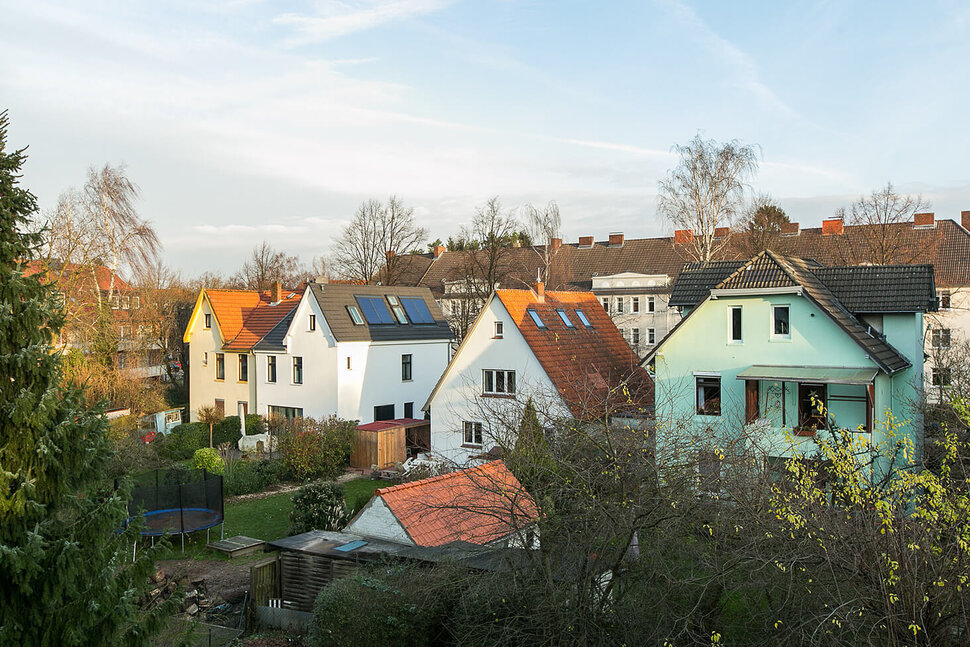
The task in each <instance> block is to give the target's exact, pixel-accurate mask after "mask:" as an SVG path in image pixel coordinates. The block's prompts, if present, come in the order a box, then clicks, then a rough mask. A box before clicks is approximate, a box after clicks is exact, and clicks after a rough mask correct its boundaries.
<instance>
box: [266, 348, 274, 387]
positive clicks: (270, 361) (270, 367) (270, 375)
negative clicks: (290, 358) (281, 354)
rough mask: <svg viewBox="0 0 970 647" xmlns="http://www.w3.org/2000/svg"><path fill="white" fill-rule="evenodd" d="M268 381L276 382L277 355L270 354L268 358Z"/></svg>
mask: <svg viewBox="0 0 970 647" xmlns="http://www.w3.org/2000/svg"><path fill="white" fill-rule="evenodd" d="M266 381H267V382H270V383H273V384H275V383H276V355H270V356H268V357H267V358H266Z"/></svg>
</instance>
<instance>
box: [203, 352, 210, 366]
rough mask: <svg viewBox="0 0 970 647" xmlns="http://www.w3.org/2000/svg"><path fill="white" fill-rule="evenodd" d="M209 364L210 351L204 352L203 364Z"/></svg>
mask: <svg viewBox="0 0 970 647" xmlns="http://www.w3.org/2000/svg"><path fill="white" fill-rule="evenodd" d="M208 365H209V353H202V366H208Z"/></svg>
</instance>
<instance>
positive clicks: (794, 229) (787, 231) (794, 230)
mask: <svg viewBox="0 0 970 647" xmlns="http://www.w3.org/2000/svg"><path fill="white" fill-rule="evenodd" d="M781 235H782V236H797V235H798V223H797V222H783V223H781Z"/></svg>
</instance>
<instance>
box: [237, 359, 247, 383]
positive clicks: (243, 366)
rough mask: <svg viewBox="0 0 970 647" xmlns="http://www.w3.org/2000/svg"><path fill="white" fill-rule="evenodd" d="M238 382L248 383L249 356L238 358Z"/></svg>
mask: <svg viewBox="0 0 970 647" xmlns="http://www.w3.org/2000/svg"><path fill="white" fill-rule="evenodd" d="M239 381H240V382H248V381H249V355H240V356H239Z"/></svg>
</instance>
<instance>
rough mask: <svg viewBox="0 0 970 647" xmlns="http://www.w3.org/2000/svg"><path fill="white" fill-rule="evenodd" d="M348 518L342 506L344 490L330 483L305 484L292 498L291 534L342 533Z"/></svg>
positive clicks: (345, 508)
mask: <svg viewBox="0 0 970 647" xmlns="http://www.w3.org/2000/svg"><path fill="white" fill-rule="evenodd" d="M349 519H350V517H349V516H348V515H347V506H346V505H345V504H344V488H343V486H342V485H339V484H337V483H332V482H330V481H316V482H314V483H307V484H306V485H304V486H303V487H301V488H300V491H299V492H297V493H296V496H294V497H293V511H292V512H291V513H290V522H291V523H290V534H291V535H298V534H300V533H301V532H307V531H309V530H341V529H342V528H343V527H344V526H345V525H347V521H348V520H349Z"/></svg>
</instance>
